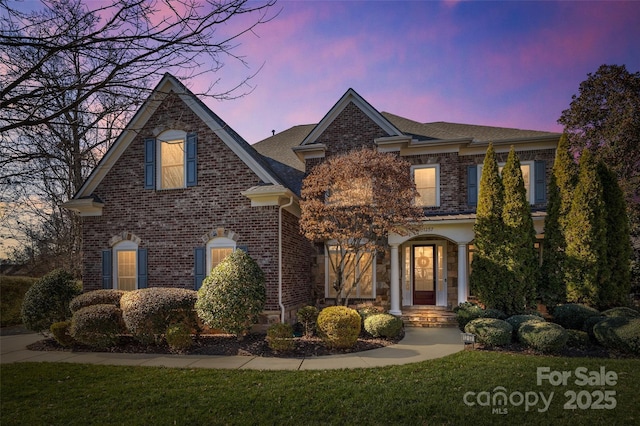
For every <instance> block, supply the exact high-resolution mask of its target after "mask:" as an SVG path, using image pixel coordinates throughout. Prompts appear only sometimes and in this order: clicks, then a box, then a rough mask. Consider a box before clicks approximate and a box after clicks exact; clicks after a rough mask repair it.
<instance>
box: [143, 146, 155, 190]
mask: <svg viewBox="0 0 640 426" xmlns="http://www.w3.org/2000/svg"><path fill="white" fill-rule="evenodd" d="M155 187H156V140H155V139H153V138H149V139H145V140H144V189H154V188H155Z"/></svg>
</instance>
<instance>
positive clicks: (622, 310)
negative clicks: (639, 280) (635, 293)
mask: <svg viewBox="0 0 640 426" xmlns="http://www.w3.org/2000/svg"><path fill="white" fill-rule="evenodd" d="M602 315H604V316H605V317H624V318H640V312H638V311H636V310H635V309H631V308H627V307H625V306H621V307H618V308H611V309H607V310H606V311H604V312H602Z"/></svg>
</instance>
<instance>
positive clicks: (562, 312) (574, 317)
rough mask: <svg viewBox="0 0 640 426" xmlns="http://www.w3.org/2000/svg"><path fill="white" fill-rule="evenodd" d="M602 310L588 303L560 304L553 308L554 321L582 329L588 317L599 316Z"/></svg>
mask: <svg viewBox="0 0 640 426" xmlns="http://www.w3.org/2000/svg"><path fill="white" fill-rule="evenodd" d="M599 315H600V312H598V311H597V310H595V309H593V308H590V307H589V306H586V305H581V304H578V303H568V304H566V305H559V306H557V307H556V308H555V309H554V310H553V322H555V323H556V324H560V325H561V326H562V327H564V328H570V329H572V330H582V329H583V328H584V322H585V321H586V320H587V318H591V317H595V316H599Z"/></svg>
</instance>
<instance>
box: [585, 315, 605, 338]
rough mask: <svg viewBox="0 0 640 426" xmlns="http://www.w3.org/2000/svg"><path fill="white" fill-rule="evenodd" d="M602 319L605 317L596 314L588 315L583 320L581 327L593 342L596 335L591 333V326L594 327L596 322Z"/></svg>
mask: <svg viewBox="0 0 640 426" xmlns="http://www.w3.org/2000/svg"><path fill="white" fill-rule="evenodd" d="M604 319H606V317H605V316H602V315H598V316H593V317H589V318H587V319H586V320H584V326H583V327H582V331H585V332H586V333H587V336H589V338H590V339H591V341H592V342H595V343H597V342H598V339H596V335H595V334H593V327H595V325H596V324H597V323H599V322H600V321H602V320H604Z"/></svg>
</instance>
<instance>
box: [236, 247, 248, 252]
mask: <svg viewBox="0 0 640 426" xmlns="http://www.w3.org/2000/svg"><path fill="white" fill-rule="evenodd" d="M236 250H240V251H243V252H245V253H247V254H249V247H247V246H237V247H236Z"/></svg>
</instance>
